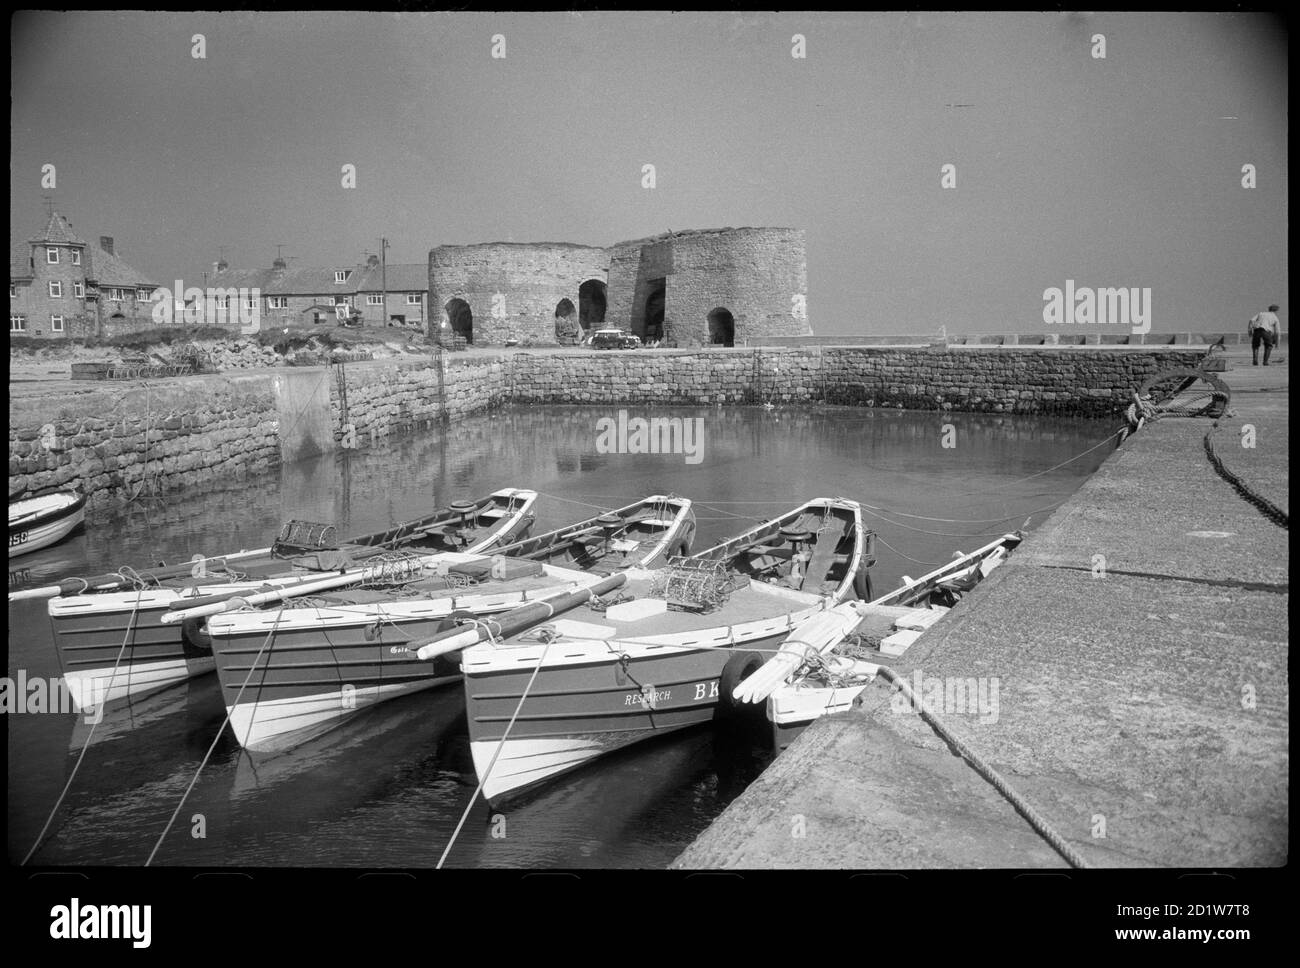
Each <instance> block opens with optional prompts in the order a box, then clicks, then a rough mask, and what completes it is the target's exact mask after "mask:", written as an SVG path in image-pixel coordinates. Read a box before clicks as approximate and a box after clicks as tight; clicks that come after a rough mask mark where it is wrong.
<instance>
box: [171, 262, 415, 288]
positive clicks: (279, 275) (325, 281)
mask: <svg viewBox="0 0 1300 968" xmlns="http://www.w3.org/2000/svg"><path fill="white" fill-rule="evenodd" d="M337 268H338V269H346V270H347V271H348V273H349V275H348V281H347V282H342V283H339V282H335V281H334V273H335V271H337V270H336V268H334V267H328V268H327V267H322V266H310V267H304V268H302V269H290V270H288V271H287V272H280V271H277V270H276V269H225V270H223V271H221V272H218V273H214V274H210V275H209V276H208V282H207V284H208V286H210V287H212V288H220V289H254V288H256V289H259V290H261V293H262V295H263V296H334V295H337V296H355V295H356V294H357V293H363V292H380V291H382V288H383V282H384V278H383V271H382V266H364V265H362V266H338V267H337ZM186 282H187V284H193V285H197V284H198V283H197V282H193V283H191V281H190V280H188V279H187V280H186ZM428 288H429V269H428V267H427V266H425V265H397V264H394V265H390V266H389V267H388V291H389V292H394V293H401V292H424V291H426V290H427V289H428Z"/></svg>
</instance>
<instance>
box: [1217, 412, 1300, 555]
mask: <svg viewBox="0 0 1300 968" xmlns="http://www.w3.org/2000/svg"><path fill="white" fill-rule="evenodd" d="M1218 429H1219V422H1218V421H1217V420H1216V421H1215V422H1214V426H1212V427H1211V428H1210V429H1209V430H1208V431H1206V433H1205V440H1204V445H1205V454H1206V456H1207V457H1209V458H1210V464H1211V466H1212V467H1213V468H1214V470H1215V471H1216V472H1217V473H1218V475H1219V476H1220V477H1222V478H1223V479H1224V480H1225V481H1227V482H1228V483H1229V484H1231V485H1232V489H1233V490H1234V491H1236V492H1237V493H1238V494H1240V495H1241V496H1242V498H1244V499H1245V501H1246V502H1247V503H1248V504H1252V505H1254V506H1255V507H1256V508H1257V509H1258V510H1259V512H1260V514H1262V515H1264V517H1266V518H1268V520H1270V521H1272V522H1273V523H1274V524H1276V525H1277V526H1278V527H1279V528H1282V529H1283V530H1284V531H1290V530H1291V525H1290V517H1289V516H1288V515H1287V512H1285V511H1283V510H1282V509H1281V508H1279V507H1278V506H1277V505H1276V504H1274V503H1273V502H1272V501H1270V500H1268V498H1266V497H1264V496H1263V495H1262V494H1260V493H1259V492H1258V491H1256V490H1254V489H1253V488H1252V487H1251V486H1250V485H1249V484H1247V483H1246V482H1245V481H1243V480H1242V479H1241V478H1240V477H1238V476H1237V475H1236V474H1234V473H1233V472H1232V471H1230V470H1229V469H1228V467H1227V465H1225V464H1224V463H1223V459H1222V458H1221V457H1219V455H1218V454H1217V453H1216V452H1215V450H1214V441H1213V440H1211V438H1212V437H1213V436H1214V432H1215V431H1216V430H1218Z"/></svg>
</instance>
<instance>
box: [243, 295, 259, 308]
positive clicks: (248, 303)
mask: <svg viewBox="0 0 1300 968" xmlns="http://www.w3.org/2000/svg"><path fill="white" fill-rule="evenodd" d="M244 308H245V309H256V308H257V300H256V299H252V298H249V297H247V296H245V297H244Z"/></svg>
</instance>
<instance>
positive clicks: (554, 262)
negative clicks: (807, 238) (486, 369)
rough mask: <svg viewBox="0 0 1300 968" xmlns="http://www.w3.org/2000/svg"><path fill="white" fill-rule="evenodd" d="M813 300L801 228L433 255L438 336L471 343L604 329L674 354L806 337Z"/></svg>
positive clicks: (501, 245)
mask: <svg viewBox="0 0 1300 968" xmlns="http://www.w3.org/2000/svg"><path fill="white" fill-rule="evenodd" d="M806 294H807V266H806V261H805V255H804V233H803V232H802V231H800V230H798V229H787V228H738V229H732V228H725V229H696V230H691V231H685V232H670V233H666V234H664V235H657V236H654V237H652V238H645V239H635V240H633V241H630V242H619V243H617V244H615V245H611V246H609V247H607V248H600V247H597V246H588V245H575V244H573V243H569V242H531V243H523V242H488V243H482V244H478V245H441V246H438V247H437V248H435V249H433V250H432V251H430V253H429V311H430V321H431V323H432V324H434V325H432V326H431V329H433V330H434V332H433V335H439V336H442V337H444V338H446V337H447V336H449V335H459V336H462V337H464V338H465V340H466V341H467V342H470V343H473V344H474V345H489V346H491V345H497V346H499V345H502V344H503V343H505V342H506V341H507V340H518V341H520V342H522V343H535V344H536V343H555V342H564V341H567V340H571V339H572V338H573V337H574V336H576V335H577V334H578V331H579V327H581V328H582V330H583V331H586V332H590V331H591V330H592V329H593V328H599V327H601V326H607V327H619V328H622V329H625V330H629V331H630V332H632V333H635V334H636V335H637V336H640V337H641V339H642V340H643V341H646V342H649V341H652V340H663V341H664V343H666V344H668V345H674V344H675V345H677V346H696V345H725V346H731V345H738V344H742V343H744V342H745V341H746V340H750V339H754V338H757V337H762V336H798V335H807V334H809V333H811V332H812V331H811V329H810V328H809V326H808V317H807V309H806ZM439 314H440V315H439Z"/></svg>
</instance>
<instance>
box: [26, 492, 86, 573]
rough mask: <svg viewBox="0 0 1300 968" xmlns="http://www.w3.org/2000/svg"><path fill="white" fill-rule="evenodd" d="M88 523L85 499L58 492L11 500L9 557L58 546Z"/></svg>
mask: <svg viewBox="0 0 1300 968" xmlns="http://www.w3.org/2000/svg"><path fill="white" fill-rule="evenodd" d="M85 522H86V496H85V495H84V494H82V493H81V492H80V491H76V490H58V491H51V492H48V493H44V494H35V495H33V496H31V497H24V498H19V499H17V500H14V499H12V498H11V499H10V501H9V557H10V558H16V557H18V556H19V555H25V554H27V553H29V552H32V551H38V550H39V549H41V548H48V547H49V546H50V545H52V544H58V543H59V542H60V541H62V540H63V539H64V538H66V537H68V535H70V534H72V532H73V531H75V530H77V529H78V528H80V527H82V526H83V525H84V524H85Z"/></svg>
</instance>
